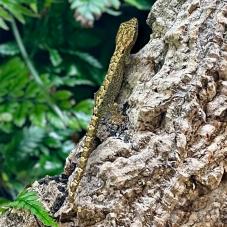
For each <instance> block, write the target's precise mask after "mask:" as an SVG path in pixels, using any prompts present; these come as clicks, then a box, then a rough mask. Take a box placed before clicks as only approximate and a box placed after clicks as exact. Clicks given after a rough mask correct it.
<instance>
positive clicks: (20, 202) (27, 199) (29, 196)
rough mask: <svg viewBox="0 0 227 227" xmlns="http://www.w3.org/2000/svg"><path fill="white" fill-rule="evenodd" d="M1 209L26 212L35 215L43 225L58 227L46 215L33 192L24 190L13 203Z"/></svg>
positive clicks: (35, 193) (4, 205)
mask: <svg viewBox="0 0 227 227" xmlns="http://www.w3.org/2000/svg"><path fill="white" fill-rule="evenodd" d="M2 207H3V208H6V209H7V208H8V209H10V208H14V209H22V210H26V211H28V212H30V213H31V214H33V215H35V216H36V217H37V219H38V220H39V221H41V222H42V223H43V224H44V225H47V226H52V227H58V224H57V222H56V221H55V220H54V219H53V218H52V217H51V216H50V215H49V214H48V212H47V211H46V209H45V208H44V206H43V204H42V203H41V202H40V200H39V197H38V194H37V192H35V191H29V190H24V191H22V192H21V193H20V194H19V195H18V196H17V198H16V200H15V201H13V202H8V203H4V204H3V205H2Z"/></svg>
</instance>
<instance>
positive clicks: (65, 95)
mask: <svg viewBox="0 0 227 227" xmlns="http://www.w3.org/2000/svg"><path fill="white" fill-rule="evenodd" d="M71 96H72V93H71V92H70V91H68V90H61V91H57V92H56V93H54V95H53V97H54V98H55V99H56V100H67V99H69V98H70V97H71Z"/></svg>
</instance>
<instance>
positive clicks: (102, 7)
mask: <svg viewBox="0 0 227 227" xmlns="http://www.w3.org/2000/svg"><path fill="white" fill-rule="evenodd" d="M69 2H70V3H71V9H74V10H75V11H76V14H75V18H76V20H78V21H80V22H81V24H82V25H84V26H92V25H93V23H94V20H95V18H98V17H100V16H101V15H102V13H105V12H108V10H110V9H111V8H112V7H113V8H115V9H118V8H119V7H120V1H119V0H86V1H84V0H70V1H69Z"/></svg>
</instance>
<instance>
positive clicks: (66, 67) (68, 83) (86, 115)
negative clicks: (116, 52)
mask: <svg viewBox="0 0 227 227" xmlns="http://www.w3.org/2000/svg"><path fill="white" fill-rule="evenodd" d="M124 2H125V3H127V4H124V3H122V1H120V0H69V1H54V0H40V1H37V0H1V1H0V28H3V29H8V30H9V31H8V32H6V31H5V30H1V29H0V32H1V35H0V42H1V43H0V162H1V165H0V196H6V197H15V195H16V194H17V192H18V191H20V190H21V189H22V188H23V187H24V185H26V184H28V183H29V182H31V181H33V180H35V179H37V178H40V177H43V176H44V175H47V174H49V175H54V174H59V173H60V172H61V171H62V169H63V165H64V161H65V158H66V157H67V156H68V153H69V152H70V151H71V149H72V148H73V147H74V144H75V143H77V142H78V139H79V138H80V137H81V135H82V134H83V131H84V130H86V127H87V125H88V122H89V120H90V116H91V110H92V107H93V100H92V99H91V98H93V93H94V92H95V91H96V90H97V88H98V86H99V85H100V84H101V83H102V80H103V77H104V75H105V72H106V69H107V66H108V62H109V59H110V56H111V54H112V52H113V48H114V36H115V33H116V30H117V28H118V25H119V23H120V21H121V20H125V18H120V17H115V20H112V19H113V17H111V16H107V15H106V16H105V17H106V18H107V19H105V20H103V22H101V23H102V25H98V26H95V27H94V28H86V29H85V28H84V27H83V26H81V22H83V24H82V25H92V24H93V22H94V20H95V19H98V18H99V17H100V16H101V15H102V14H103V13H107V14H111V15H115V16H116V15H119V13H120V11H119V10H120V9H121V8H120V7H121V6H129V5H131V6H134V7H136V8H139V9H145V8H146V7H148V5H149V4H150V1H149V0H125V1H124ZM147 3H148V4H147ZM70 7H71V8H70ZM123 8H124V7H123ZM123 8H122V9H123ZM73 11H74V17H73V15H72V14H73ZM12 18H15V19H17V27H18V29H19V31H20V35H21V40H22V43H23V45H24V46H25V48H26V50H27V52H28V57H27V58H28V59H29V61H30V62H31V63H32V64H33V65H34V68H35V70H36V71H37V73H38V77H39V78H40V79H41V81H42V86H40V85H39V84H38V83H37V81H35V79H34V76H33V75H32V72H31V70H30V69H29V67H28V64H27V62H26V59H25V58H24V57H23V56H21V49H19V47H18V41H17V40H16V39H15V38H14V37H13V32H12V28H13V27H12V26H9V25H10V23H11V25H12V24H13V23H12ZM75 18H76V20H75ZM108 20H109V21H108ZM110 24H111V26H110ZM10 28H11V30H10ZM2 34H3V35H2ZM107 34H108V45H107V44H106V38H107ZM50 103H52V104H54V105H55V106H57V107H58V108H59V110H60V111H61V112H62V113H63V115H64V119H65V123H63V122H62V120H61V119H60V118H59V116H58V115H57V114H56V112H55V111H54V110H53V108H51V106H50ZM31 169H32V170H33V171H30V170H31Z"/></svg>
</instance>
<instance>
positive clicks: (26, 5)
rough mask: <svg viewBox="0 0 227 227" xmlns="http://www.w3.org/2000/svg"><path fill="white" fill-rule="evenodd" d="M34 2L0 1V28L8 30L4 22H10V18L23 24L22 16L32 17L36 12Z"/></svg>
mask: <svg viewBox="0 0 227 227" xmlns="http://www.w3.org/2000/svg"><path fill="white" fill-rule="evenodd" d="M36 3H37V2H36V0H11V1H9V0H1V1H0V28H3V29H6V30H8V29H9V27H8V25H7V24H6V21H11V20H12V17H15V18H16V19H18V20H19V21H20V22H21V23H25V17H24V16H34V15H35V12H36V11H37V7H36V6H37V5H36Z"/></svg>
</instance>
